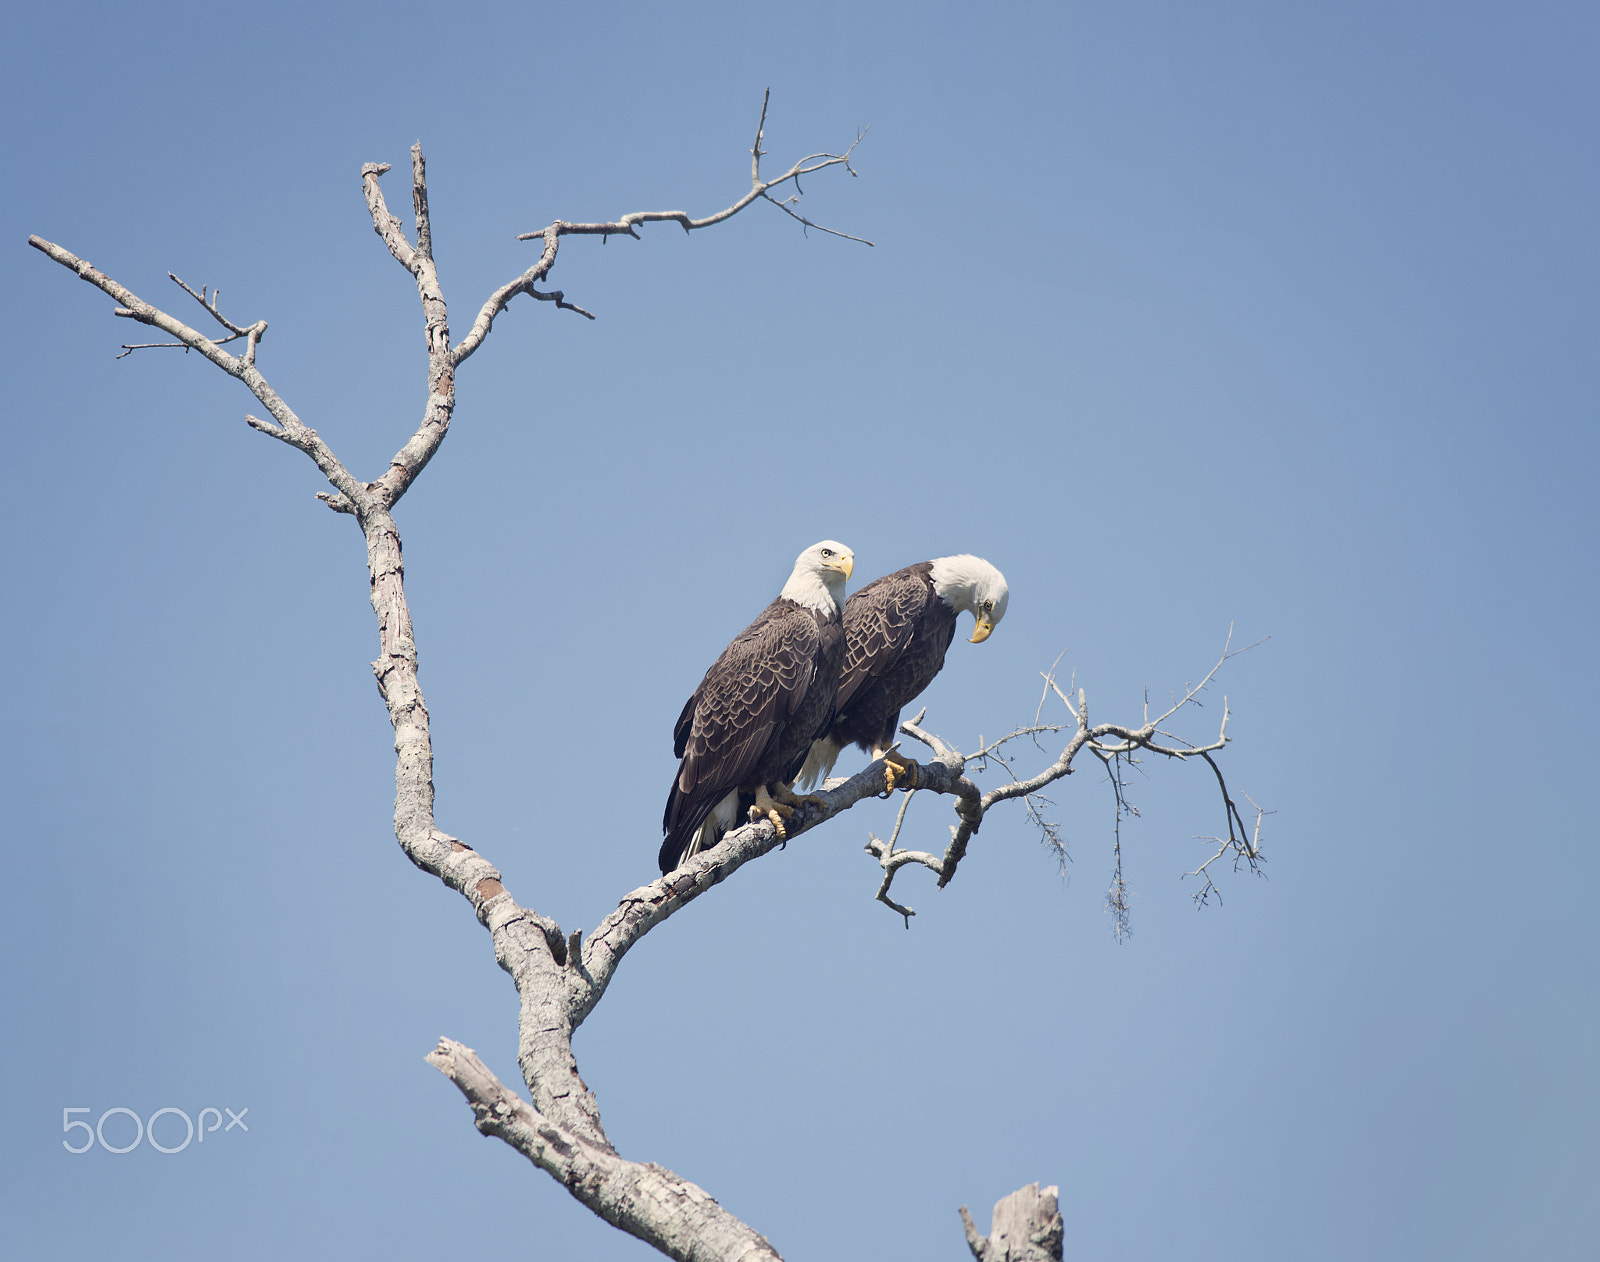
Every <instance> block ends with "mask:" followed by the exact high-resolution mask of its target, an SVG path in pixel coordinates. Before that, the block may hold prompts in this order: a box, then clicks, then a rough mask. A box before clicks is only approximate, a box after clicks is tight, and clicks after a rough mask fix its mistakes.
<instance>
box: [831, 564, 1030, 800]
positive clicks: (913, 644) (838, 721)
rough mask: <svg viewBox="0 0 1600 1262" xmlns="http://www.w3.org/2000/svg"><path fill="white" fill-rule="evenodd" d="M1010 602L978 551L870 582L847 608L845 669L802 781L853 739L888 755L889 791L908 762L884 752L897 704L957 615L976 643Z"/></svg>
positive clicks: (922, 677) (922, 684)
mask: <svg viewBox="0 0 1600 1262" xmlns="http://www.w3.org/2000/svg"><path fill="white" fill-rule="evenodd" d="M1010 603H1011V590H1010V588H1008V587H1007V586H1006V580H1005V576H1004V575H1003V574H1001V573H1000V571H999V570H997V569H995V567H994V566H992V565H990V564H989V563H988V562H987V561H985V560H984V559H983V558H982V557H975V556H966V555H962V556H953V557H940V558H938V559H937V560H934V561H922V562H920V563H918V564H916V565H908V566H906V567H905V569H903V570H896V571H895V572H894V573H893V574H886V575H884V576H883V577H882V578H880V579H875V580H873V581H872V582H870V583H868V584H867V585H866V586H865V587H863V588H862V589H861V590H860V591H858V592H857V593H856V594H855V595H854V596H852V597H850V599H849V601H848V602H847V603H846V604H845V607H844V636H845V650H844V669H843V672H842V673H841V675H840V677H839V699H838V703H837V705H836V707H835V713H834V719H833V722H832V723H831V724H830V725H829V729H828V733H827V735H826V736H824V737H822V738H821V739H820V740H818V741H817V743H816V744H815V745H813V746H812V748H811V753H810V755H809V756H808V757H807V758H806V762H805V766H804V768H803V769H802V770H801V773H800V783H801V784H802V786H803V787H806V788H810V787H811V786H813V785H815V784H818V783H820V782H821V781H822V780H823V779H825V778H826V777H827V775H828V773H829V772H830V771H832V770H833V764H834V762H835V760H837V759H838V757H839V752H840V750H842V749H843V748H844V747H845V746H846V745H852V744H853V745H858V746H860V747H861V748H862V749H864V750H866V751H867V752H868V753H869V754H870V755H871V756H872V757H873V758H874V759H878V758H883V757H885V756H887V757H888V763H887V765H886V766H885V768H884V778H885V780H886V782H887V785H888V787H889V788H890V789H893V788H894V785H895V779H896V777H897V776H899V777H904V776H905V775H906V773H907V771H908V770H909V768H910V764H909V763H908V762H907V761H905V760H904V759H900V758H897V757H895V756H894V755H893V754H892V753H889V752H888V751H889V749H890V747H891V746H892V745H893V744H894V736H895V731H896V729H898V728H899V726H900V710H901V708H902V707H903V706H905V705H907V704H909V703H910V702H911V701H913V700H914V699H915V698H916V697H917V696H918V695H919V694H920V693H921V692H922V690H923V689H924V688H926V687H927V686H928V685H929V684H930V683H932V682H933V678H934V676H935V675H937V674H938V673H939V671H940V670H942V669H943V668H944V655H945V650H947V649H948V648H949V647H950V641H951V640H953V639H954V638H955V634H956V619H957V616H958V615H959V614H962V613H970V614H971V615H972V617H973V627H972V639H971V643H973V644H982V643H983V642H984V641H985V640H987V639H988V638H989V636H990V634H991V633H992V632H993V631H994V629H995V628H996V627H997V626H999V625H1000V620H1001V619H1002V618H1004V617H1005V616H1006V606H1007V605H1008V604H1010Z"/></svg>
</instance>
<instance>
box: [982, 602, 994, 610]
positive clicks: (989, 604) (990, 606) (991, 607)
mask: <svg viewBox="0 0 1600 1262" xmlns="http://www.w3.org/2000/svg"><path fill="white" fill-rule="evenodd" d="M983 612H984V613H993V612H994V601H992V600H986V601H984V602H983Z"/></svg>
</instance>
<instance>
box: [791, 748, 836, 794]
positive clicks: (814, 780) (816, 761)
mask: <svg viewBox="0 0 1600 1262" xmlns="http://www.w3.org/2000/svg"><path fill="white" fill-rule="evenodd" d="M843 748H844V746H842V745H841V744H839V742H838V740H836V739H835V738H834V737H832V736H824V737H823V738H822V739H821V740H816V741H812V742H811V752H810V753H808V754H807V755H806V761H805V765H804V766H803V767H801V768H800V774H799V776H798V777H796V779H795V784H796V786H797V787H799V788H801V789H805V790H810V789H814V788H816V787H817V786H818V785H819V784H821V783H822V782H823V781H824V780H826V779H827V778H828V774H829V773H830V772H831V771H832V770H833V764H834V763H836V762H838V761H839V751H840V750H841V749H843Z"/></svg>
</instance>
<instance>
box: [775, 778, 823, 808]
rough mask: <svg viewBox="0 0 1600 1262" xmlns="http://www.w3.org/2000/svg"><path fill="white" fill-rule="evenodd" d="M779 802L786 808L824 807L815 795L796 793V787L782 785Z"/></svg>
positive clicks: (780, 785)
mask: <svg viewBox="0 0 1600 1262" xmlns="http://www.w3.org/2000/svg"><path fill="white" fill-rule="evenodd" d="M777 801H779V802H782V803H783V804H784V805H785V806H821V805H822V799H821V798H819V797H818V796H817V795H816V794H815V793H796V792H795V791H794V785H792V784H782V783H780V784H779V785H778V796H777Z"/></svg>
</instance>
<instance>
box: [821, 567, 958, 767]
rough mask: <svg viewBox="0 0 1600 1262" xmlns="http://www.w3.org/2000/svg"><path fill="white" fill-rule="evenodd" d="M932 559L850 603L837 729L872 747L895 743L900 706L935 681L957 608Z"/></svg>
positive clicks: (843, 741)
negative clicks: (944, 596)
mask: <svg viewBox="0 0 1600 1262" xmlns="http://www.w3.org/2000/svg"><path fill="white" fill-rule="evenodd" d="M932 570H933V562H931V561H922V562H919V563H918V564H916V565H908V566H906V567H905V569H903V570H896V571H895V572H894V573H893V574H885V575H884V576H883V577H882V578H880V579H875V580H874V581H872V582H871V583H868V584H867V585H866V586H865V587H863V588H862V589H861V590H860V591H858V592H857V593H856V594H855V595H854V596H852V597H850V599H849V600H848V601H846V602H845V607H844V633H845V663H844V669H843V671H842V672H841V674H840V679H839V702H838V712H837V714H836V715H835V717H834V721H833V725H832V729H831V733H830V734H831V735H832V736H833V738H834V740H836V741H837V742H838V744H839V746H840V748H843V747H844V746H845V745H851V744H854V745H859V746H860V747H861V748H862V749H863V750H866V751H868V752H870V751H871V750H872V748H873V746H874V745H876V746H877V747H878V748H879V749H885V748H887V747H888V746H889V745H891V744H893V743H894V736H895V729H896V728H898V727H899V725H900V711H901V709H902V708H903V707H904V706H905V705H906V704H908V703H909V702H911V701H912V700H914V699H915V698H916V697H917V696H918V695H919V694H920V693H921V692H922V690H923V689H924V688H926V687H927V686H928V685H929V684H930V683H932V682H933V679H934V676H936V675H937V674H938V673H939V671H940V670H941V669H942V668H943V667H944V655H945V652H946V650H947V649H949V647H950V641H951V640H953V639H954V638H955V634H956V611H955V610H954V609H953V608H951V607H950V606H949V605H947V604H945V602H944V601H943V600H941V599H940V598H939V595H938V593H936V592H935V591H934V589H933V577H932Z"/></svg>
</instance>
